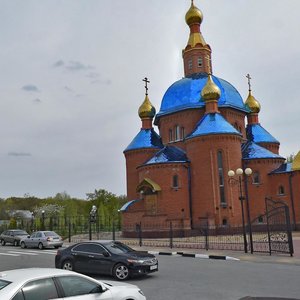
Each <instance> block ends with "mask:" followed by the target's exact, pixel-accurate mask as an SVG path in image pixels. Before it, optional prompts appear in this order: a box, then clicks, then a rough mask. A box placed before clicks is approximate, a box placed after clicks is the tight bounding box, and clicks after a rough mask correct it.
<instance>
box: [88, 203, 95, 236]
mask: <svg viewBox="0 0 300 300" xmlns="http://www.w3.org/2000/svg"><path fill="white" fill-rule="evenodd" d="M96 212H97V207H96V205H93V206H92V209H91V211H90V219H89V240H92V223H95V222H96Z"/></svg>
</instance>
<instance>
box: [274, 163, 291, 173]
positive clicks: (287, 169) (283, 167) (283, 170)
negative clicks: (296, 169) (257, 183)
mask: <svg viewBox="0 0 300 300" xmlns="http://www.w3.org/2000/svg"><path fill="white" fill-rule="evenodd" d="M288 172H292V164H291V163H284V164H282V165H281V166H280V167H279V168H277V169H275V170H274V171H272V172H271V173H270V174H281V173H288Z"/></svg>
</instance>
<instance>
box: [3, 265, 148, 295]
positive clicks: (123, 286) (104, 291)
mask: <svg viewBox="0 0 300 300" xmlns="http://www.w3.org/2000/svg"><path fill="white" fill-rule="evenodd" d="M0 299H1V300H26V299H29V300H49V299H56V300H58V299H68V300H146V297H145V296H144V294H143V292H142V291H141V290H140V289H139V288H138V287H137V286H136V285H133V284H128V283H119V282H108V281H105V282H103V281H98V280H96V279H94V278H91V277H88V276H85V275H82V274H78V273H75V272H72V271H67V270H58V269H52V268H28V269H17V270H9V271H3V272H0Z"/></svg>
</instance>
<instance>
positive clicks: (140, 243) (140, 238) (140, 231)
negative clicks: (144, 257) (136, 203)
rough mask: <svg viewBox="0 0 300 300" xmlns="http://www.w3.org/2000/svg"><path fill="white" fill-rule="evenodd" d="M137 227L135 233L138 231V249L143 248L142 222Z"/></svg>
mask: <svg viewBox="0 0 300 300" xmlns="http://www.w3.org/2000/svg"><path fill="white" fill-rule="evenodd" d="M136 225H137V226H136V227H137V231H138V237H139V245H140V247H142V246H143V241H142V222H140V223H139V224H136Z"/></svg>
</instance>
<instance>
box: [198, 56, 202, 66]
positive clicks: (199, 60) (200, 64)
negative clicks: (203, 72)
mask: <svg viewBox="0 0 300 300" xmlns="http://www.w3.org/2000/svg"><path fill="white" fill-rule="evenodd" d="M198 68H202V58H201V57H199V58H198Z"/></svg>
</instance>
